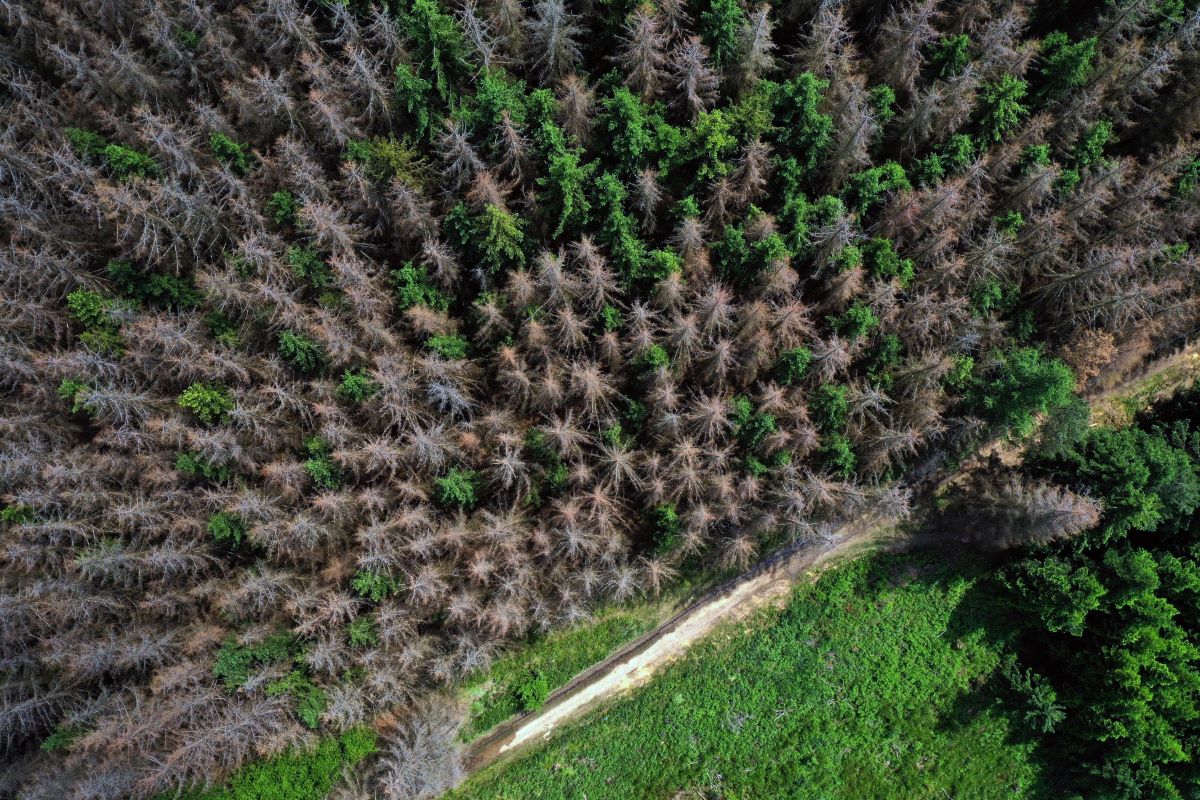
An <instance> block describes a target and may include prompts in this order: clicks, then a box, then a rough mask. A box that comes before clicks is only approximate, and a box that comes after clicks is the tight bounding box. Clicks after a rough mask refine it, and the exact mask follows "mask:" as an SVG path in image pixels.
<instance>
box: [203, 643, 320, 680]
mask: <svg viewBox="0 0 1200 800" xmlns="http://www.w3.org/2000/svg"><path fill="white" fill-rule="evenodd" d="M298 652H299V648H298V645H297V643H296V640H295V637H293V636H292V634H290V633H287V632H282V633H274V634H271V635H270V636H268V637H267V638H266V639H263V640H262V641H261V642H258V643H257V644H251V645H242V644H238V641H237V637H236V636H232V635H231V636H229V637H228V638H227V639H226V640H225V641H224V643H222V644H221V649H220V650H218V651H217V658H216V660H215V661H214V662H213V668H212V673H213V677H215V678H216V679H217V680H219V681H221V682H222V683H223V684H225V688H226V689H237V688H238V687H240V686H242V685H243V684H245V683H246V681H248V680H250V675H251V674H252V672H253V671H254V670H255V669H259V668H262V667H264V666H269V665H272V664H280V663H283V662H285V661H289V660H291V659H292V658H294V657H295V655H296V654H297V653H298Z"/></svg>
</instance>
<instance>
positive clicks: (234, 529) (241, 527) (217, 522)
mask: <svg viewBox="0 0 1200 800" xmlns="http://www.w3.org/2000/svg"><path fill="white" fill-rule="evenodd" d="M206 527H207V528H208V535H209V536H211V537H213V539H215V540H216V541H218V542H229V543H230V544H234V545H238V544H241V543H242V540H243V539H245V538H246V523H245V522H244V521H243V520H242V518H241V517H239V516H238V515H237V514H231V513H229V512H227V511H219V512H217V513H216V514H213V515H212V516H211V517H209V518H208V525H207V526H206Z"/></svg>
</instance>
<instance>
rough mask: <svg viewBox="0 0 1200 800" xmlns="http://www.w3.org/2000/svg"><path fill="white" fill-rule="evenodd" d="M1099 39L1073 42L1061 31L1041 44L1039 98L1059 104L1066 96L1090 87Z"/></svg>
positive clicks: (1051, 35)
mask: <svg viewBox="0 0 1200 800" xmlns="http://www.w3.org/2000/svg"><path fill="white" fill-rule="evenodd" d="M1096 41H1097V40H1096V37H1095V36H1093V37H1091V38H1088V39H1082V40H1080V41H1078V42H1072V41H1071V38H1070V37H1069V36H1067V34H1065V33H1063V32H1062V31H1054V32H1052V33H1050V34H1049V35H1047V36H1046V38H1045V39H1043V40H1042V50H1041V53H1040V54H1039V56H1038V62H1039V66H1038V83H1039V87H1040V88H1039V92H1040V94H1041V95H1042V96H1043V97H1045V98H1047V99H1050V100H1058V99H1060V98H1062V97H1063V96H1065V95H1066V94H1067V92H1069V91H1071V90H1072V89H1074V88H1077V87H1079V86H1082V85H1083V84H1085V83H1087V80H1088V77H1089V76H1090V75H1091V74H1092V61H1093V60H1094V59H1095V57H1096Z"/></svg>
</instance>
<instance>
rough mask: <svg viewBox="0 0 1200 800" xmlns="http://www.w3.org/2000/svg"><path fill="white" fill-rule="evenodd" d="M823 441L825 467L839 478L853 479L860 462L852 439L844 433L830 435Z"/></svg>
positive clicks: (822, 461)
mask: <svg viewBox="0 0 1200 800" xmlns="http://www.w3.org/2000/svg"><path fill="white" fill-rule="evenodd" d="M821 439H822V441H821V449H820V457H821V463H822V464H823V465H824V467H825V468H826V469H827V470H829V472H830V474H832V475H835V476H837V477H839V478H842V479H847V478H850V477H852V476H853V475H854V468H855V466H856V465H857V463H858V460H857V458H855V455H854V449H853V448H852V447H851V446H850V439H849V438H848V437H847V436H846V435H845V434H844V433H828V434H825V435H824V436H823V437H821Z"/></svg>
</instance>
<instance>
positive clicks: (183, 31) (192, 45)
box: [172, 25, 204, 50]
mask: <svg viewBox="0 0 1200 800" xmlns="http://www.w3.org/2000/svg"><path fill="white" fill-rule="evenodd" d="M172 33H173V34H174V35H175V41H177V42H179V44H180V46H182V47H184V48H185V49H187V50H195V49H196V48H197V47H199V46H200V42H201V41H202V40H203V39H204V36H203V35H202V34H201V33H200V32H199V31H194V30H191V29H189V28H181V27H179V26H178V25H176V26H175V29H174V30H173V31H172Z"/></svg>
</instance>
